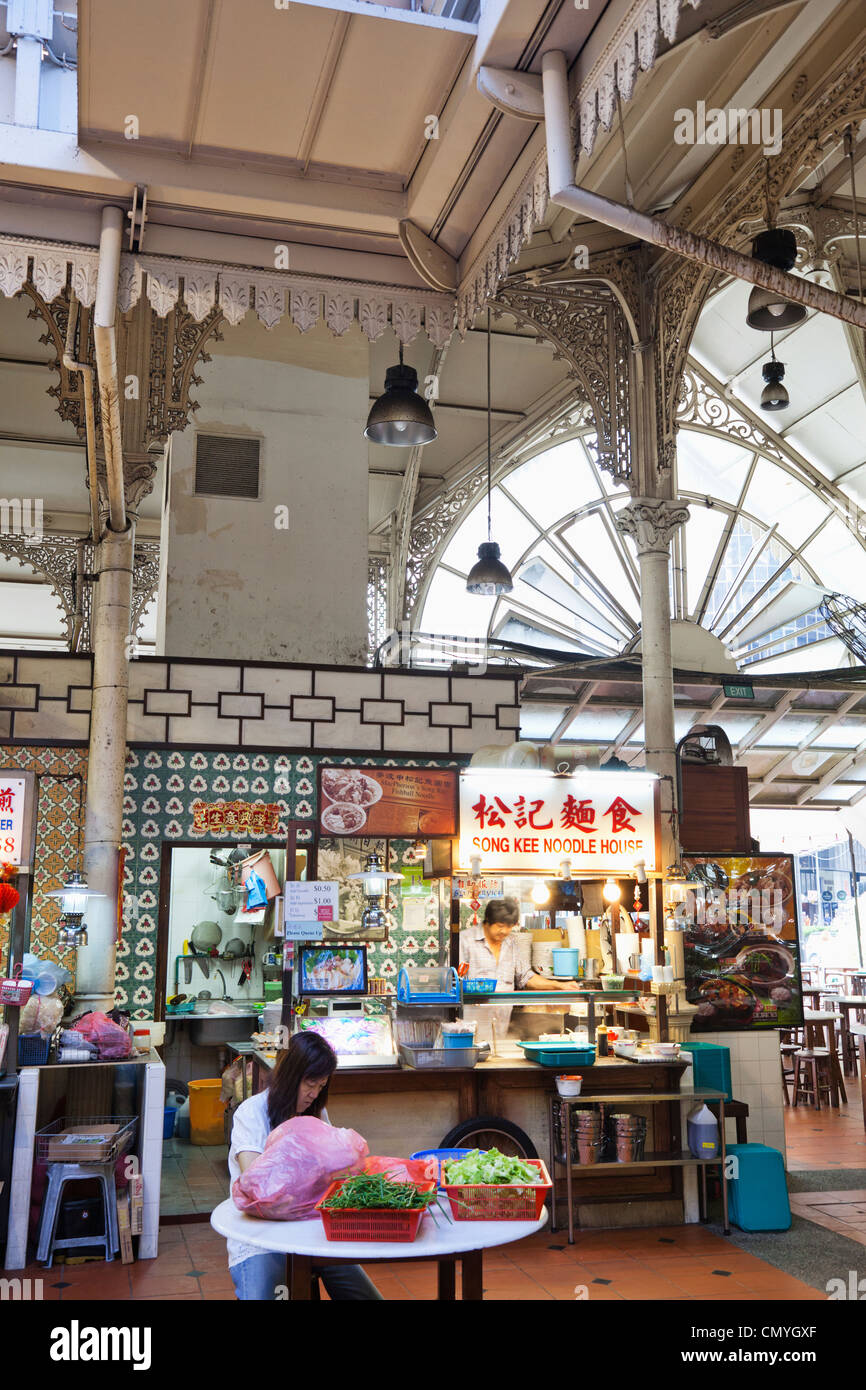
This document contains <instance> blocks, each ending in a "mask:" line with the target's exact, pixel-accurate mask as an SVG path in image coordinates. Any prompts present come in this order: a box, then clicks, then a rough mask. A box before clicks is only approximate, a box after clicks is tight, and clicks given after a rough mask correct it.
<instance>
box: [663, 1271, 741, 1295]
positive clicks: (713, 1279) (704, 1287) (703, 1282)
mask: <svg viewBox="0 0 866 1390" xmlns="http://www.w3.org/2000/svg"><path fill="white" fill-rule="evenodd" d="M671 1283H672V1284H674V1285H675V1286H676V1287H677V1288H679V1289H682V1291H683V1293H690V1294H702V1293H706V1294H711V1295H712V1294H717V1295H718V1297H719V1298H726V1297H727V1294H728V1292H730V1291H731V1290H734V1289H736V1290H737V1291H738V1292H739V1293H747V1292H749V1290H747V1289H746V1286H745V1285H744V1284H743V1283H742V1282H741V1281H740V1280H739V1279H736V1278H734V1276H733V1275H731V1276H730V1277H729V1278H724V1277H723V1276H721V1275H718V1274H703V1273H701V1274H686V1273H682V1274H676V1275H674V1276H673V1277H672V1279H671Z"/></svg>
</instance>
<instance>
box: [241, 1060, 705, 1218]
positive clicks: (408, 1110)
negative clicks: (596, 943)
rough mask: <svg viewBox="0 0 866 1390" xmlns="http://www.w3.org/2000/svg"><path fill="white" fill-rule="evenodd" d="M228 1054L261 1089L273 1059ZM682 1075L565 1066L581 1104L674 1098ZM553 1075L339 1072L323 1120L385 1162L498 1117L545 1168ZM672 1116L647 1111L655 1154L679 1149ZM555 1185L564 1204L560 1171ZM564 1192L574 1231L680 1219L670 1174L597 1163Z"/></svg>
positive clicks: (660, 1068)
mask: <svg viewBox="0 0 866 1390" xmlns="http://www.w3.org/2000/svg"><path fill="white" fill-rule="evenodd" d="M234 1050H236V1051H237V1052H238V1053H240V1052H241V1051H244V1052H245V1053H246V1055H248V1056H251V1057H252V1059H253V1063H254V1082H253V1085H254V1089H259V1088H260V1087H261V1086H264V1085H267V1080H268V1076H269V1074H270V1071H271V1070H272V1068H273V1066H274V1061H273V1058H269V1057H266V1056H264V1055H263V1054H262V1053H259V1052H258V1051H257V1050H256V1049H254V1048H252V1047H251V1048H250V1050H249V1051H247V1049H246V1047H244V1045H243V1044H236V1045H235V1047H234ZM685 1070H686V1065H685V1063H683V1062H679V1061H673V1062H668V1061H664V1060H662V1059H659V1061H658V1062H642V1063H635V1062H626V1061H621V1060H620V1059H619V1058H616V1057H600V1058H598V1060H597V1061H596V1062H595V1063H594V1065H592V1066H589V1067H574V1068H570V1071H572V1072H574V1073H578V1072H579V1073H580V1074H581V1075H582V1077H583V1090H582V1095H583V1096H585V1097H586V1098H587V1100H590V1101H591V1100H592V1098H593V1095H610V1094H616V1093H617V1092H621V1093H622V1094H623V1095H624V1096H626V1095H628V1096H634V1095H636V1094H642V1093H646V1094H647V1096H648V1097H649V1096H650V1095H651V1094H652V1093H654V1092H655V1093H659V1094H675V1093H678V1092H679V1091H680V1078H681V1076H682V1074H683V1072H684V1071H685ZM557 1071H558V1069H557V1068H554V1067H542V1066H540V1065H539V1064H538V1063H537V1062H530V1061H527V1060H526V1059H525V1058H523V1057H507V1056H504V1057H491V1058H490V1059H489V1060H487V1061H485V1062H479V1064H478V1065H477V1066H476V1067H474V1068H472V1069H466V1068H454V1069H451V1068H436V1069H431V1070H427V1069H423V1070H413V1069H412V1068H408V1067H388V1068H384V1067H352V1068H348V1069H345V1070H344V1069H340V1070H339V1071H337V1072H336V1073H335V1074H334V1076H333V1077H332V1079H331V1084H330V1087H329V1095H328V1114H329V1116H330V1118H331V1121H332V1123H334V1124H336V1125H341V1126H345V1127H347V1128H350V1129H356V1130H358V1132H359V1133H361V1134H363V1135H364V1138H365V1139H366V1140H367V1142H368V1144H369V1145H370V1150H371V1152H372V1153H379V1154H394V1155H406V1154H409V1153H413V1152H415V1151H416V1150H418V1149H430V1148H438V1147H440V1146H441V1144H442V1140H443V1139H444V1138H445V1136H446V1134H448V1132H449V1131H450V1130H452V1129H453V1128H454V1127H455V1125H458V1124H460V1123H461V1122H462V1121H465V1120H470V1119H473V1118H475V1117H478V1116H488V1117H501V1118H502V1119H505V1120H507V1121H510V1122H511V1123H512V1124H514V1125H517V1126H519V1128H520V1129H522V1130H523V1131H524V1132H525V1133H526V1134H527V1135H528V1136H529V1138H530V1139H531V1140H532V1142H533V1144H534V1145H535V1147H536V1149H537V1150H538V1153H539V1155H540V1156H541V1157H542V1158H543V1159H544V1161H545V1162H546V1163H549V1147H550V1146H549V1131H548V1097H549V1096H550V1094H551V1093H552V1092H554V1091H555V1088H556V1075H557ZM684 1094H688V1093H687V1092H686V1093H684ZM630 1104H631V1103H630ZM682 1109H683V1107H682V1105H681V1104H680V1102H672V1103H667V1102H660V1103H659V1104H657V1105H654V1106H652V1108H651V1111H648V1113H651V1115H652V1120H653V1123H654V1125H655V1137H654V1139H653V1141H652V1146H651V1147H652V1149H653V1150H654V1151H655V1152H663V1151H667V1150H676V1149H680V1148H682V1147H683V1145H682V1141H681V1129H680V1126H681V1124H683V1125H684V1118H683V1117H682V1116H681V1114H680V1112H681V1111H682ZM647 1147H648V1148H649V1147H650V1145H649V1144H648V1145H647ZM557 1181H558V1190H559V1188H560V1187H561V1188H562V1191H563V1196H564V1177H563V1174H562V1170H560V1172H559V1174H558V1179H557ZM574 1189H575V1194H576V1200H577V1204H578V1208H577V1215H578V1221H579V1224H580V1225H581V1226H600V1227H610V1226H622V1225H630V1226H660V1225H665V1224H671V1225H676V1224H679V1223H681V1222H682V1220H683V1202H682V1175H681V1173H680V1172H678V1171H677V1170H676V1169H671V1168H651V1169H641V1170H619V1171H618V1170H617V1167H616V1165H615V1164H604V1165H600V1166H599V1167H598V1168H597V1169H589V1170H587V1169H584V1170H582V1171H581V1172H580V1173H579V1174H578V1173H576V1174H575V1180H574Z"/></svg>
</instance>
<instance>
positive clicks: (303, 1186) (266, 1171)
mask: <svg viewBox="0 0 866 1390" xmlns="http://www.w3.org/2000/svg"><path fill="white" fill-rule="evenodd" d="M368 1153H369V1149H368V1147H367V1141H366V1139H362V1138H361V1136H360V1134H356V1133H355V1131H354V1130H353V1129H336V1128H335V1127H334V1126H333V1125H329V1124H326V1123H325V1121H324V1120H317V1119H315V1118H314V1116H312V1115H296V1116H295V1118H294V1119H293V1120H286V1121H285V1123H284V1124H281V1125H277V1127H276V1129H275V1130H273V1131H272V1132H271V1133H270V1134H269V1135H268V1141H267V1143H266V1144H265V1147H264V1152H263V1153H261V1154H259V1157H258V1158H256V1159H254V1160H253V1162H252V1163H251V1164H250V1166H249V1168H247V1170H246V1172H245V1173H241V1175H240V1177H238V1178H235V1180H234V1183H233V1184H232V1197H233V1198H234V1203H235V1206H236V1207H238V1208H239V1209H240V1210H241V1211H243V1212H246V1214H247V1216H257V1217H259V1218H260V1219H261V1220H262V1221H302V1220H303V1219H304V1218H305V1217H307V1216H312V1214H313V1211H314V1210H315V1206H316V1203H317V1202H319V1201H321V1199H322V1197H324V1195H325V1193H326V1192H327V1190H328V1188H329V1187H330V1185H331V1183H332V1182H335V1181H336V1179H337V1178H342V1177H348V1176H349V1174H350V1173H360V1172H362V1171H363V1168H364V1160H365V1159H366V1157H367V1155H368Z"/></svg>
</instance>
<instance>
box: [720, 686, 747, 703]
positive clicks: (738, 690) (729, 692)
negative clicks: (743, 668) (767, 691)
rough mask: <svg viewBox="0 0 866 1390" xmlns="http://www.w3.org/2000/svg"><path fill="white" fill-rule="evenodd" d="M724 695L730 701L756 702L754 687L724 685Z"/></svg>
mask: <svg viewBox="0 0 866 1390" xmlns="http://www.w3.org/2000/svg"><path fill="white" fill-rule="evenodd" d="M722 694H723V695H725V696H726V697H727V698H728V699H729V700H754V698H755V687H754V686H753V685H749V684H746V685H727V684H725V685H723V686H722Z"/></svg>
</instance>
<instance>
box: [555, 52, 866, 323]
mask: <svg viewBox="0 0 866 1390" xmlns="http://www.w3.org/2000/svg"><path fill="white" fill-rule="evenodd" d="M542 91H543V95H544V123H545V131H546V138H547V177H548V184H549V187H550V201H551V202H552V203H558V204H559V205H560V207H564V208H569V209H570V210H571V211H572V212H576V213H579V214H580V216H581V217H587V218H591V219H592V220H593V221H595V222H601V223H602V225H603V226H606V227H614V228H616V230H617V231H620V232H625V233H626V235H627V236H633V237H636V238H638V239H639V240H640V241H647V242H649V243H650V245H652V246H661V247H663V248H664V250H666V251H673V252H675V254H676V255H678V256H683V257H684V258H685V259H686V260H689V261H696V262H697V263H698V264H699V265H704V266H707V267H709V268H710V269H712V270H717V271H719V272H721V273H722V274H725V275H733V276H734V277H735V279H737V280H745V281H746V282H747V283H748V284H751V285H759V286H760V287H761V289H765V290H771V291H772V292H773V293H774V294H778V295H779V297H780V298H781V299H790V300H792V301H793V302H794V303H795V304H805V306H806V307H807V308H808V309H816V310H817V311H818V312H819V313H822V314H831V315H832V316H833V318H837V319H842V320H843V322H845V323H852V324H854V325H856V327H858V328H866V304H861V303H860V301H859V300H858V299H851V298H849V297H848V296H847V295H844V294H837V293H836V292H835V291H834V290H826V289H824V287H823V286H822V285H816V284H813V282H812V281H811V280H802V279H800V278H799V276H797V275H790V274H789V273H788V272H787V271H785V270H777V269H776V267H775V266H772V265H765V264H764V262H763V261H758V260H755V258H754V257H753V256H744V255H743V254H742V252H740V251H732V250H731V248H730V247H729V246H723V245H722V244H721V242H718V241H713V240H712V238H711V237H705V236H698V235H696V234H695V233H694V232H687V231H685V230H684V229H683V228H682V227H675V226H673V225H672V224H671V223H670V222H665V221H664V220H663V219H662V218H660V217H650V216H648V215H647V214H646V213H643V212H637V211H636V210H635V209H634V208H630V207H626V206H625V205H624V204H623V203H615V202H613V200H612V199H610V198H603V197H601V195H600V194H598V193H590V192H589V191H588V190H587V189H585V188H578V187H577V186H576V184H575V182H574V159H573V153H572V144H571V115H570V107H569V100H568V78H567V68H566V63H565V55H564V54H563V53H560V52H556V51H551V52H549V53H545V54H544V57H543V58H542Z"/></svg>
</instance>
